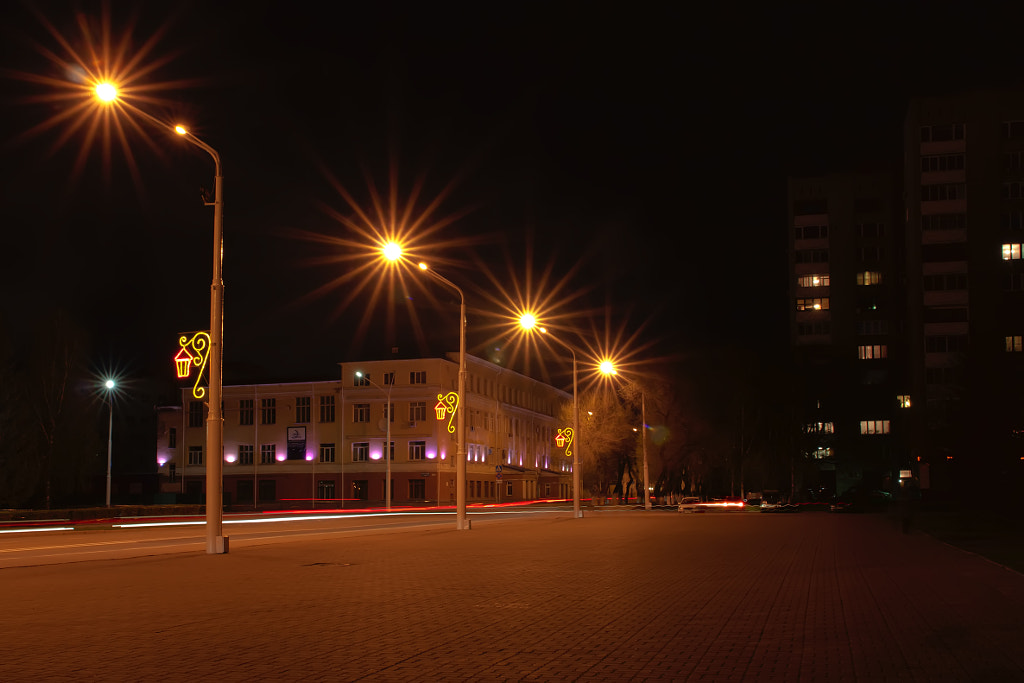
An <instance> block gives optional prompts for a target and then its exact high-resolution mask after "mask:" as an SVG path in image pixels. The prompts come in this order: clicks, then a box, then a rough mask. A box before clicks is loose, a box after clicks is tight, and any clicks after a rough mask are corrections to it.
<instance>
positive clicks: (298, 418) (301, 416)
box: [295, 396, 312, 425]
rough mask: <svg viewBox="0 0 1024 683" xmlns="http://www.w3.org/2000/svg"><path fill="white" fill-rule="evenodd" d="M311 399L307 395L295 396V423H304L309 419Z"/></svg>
mask: <svg viewBox="0 0 1024 683" xmlns="http://www.w3.org/2000/svg"><path fill="white" fill-rule="evenodd" d="M310 406H311V401H310V398H309V396H297V397H296V398H295V423H296V424H300V425H301V424H306V423H308V422H309V421H310V414H311V412H312V411H311V409H310Z"/></svg>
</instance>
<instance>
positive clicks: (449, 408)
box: [434, 391, 459, 434]
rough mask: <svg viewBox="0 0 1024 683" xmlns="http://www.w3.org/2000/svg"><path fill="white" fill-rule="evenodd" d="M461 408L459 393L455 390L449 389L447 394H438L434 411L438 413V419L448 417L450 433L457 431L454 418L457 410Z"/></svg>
mask: <svg viewBox="0 0 1024 683" xmlns="http://www.w3.org/2000/svg"><path fill="white" fill-rule="evenodd" d="M458 409H459V395H458V393H456V392H454V391H449V392H448V393H447V394H438V395H437V405H435V406H434V411H435V412H436V413H437V419H438V420H443V419H445V417H447V418H448V433H449V434H454V433H455V425H454V424H453V423H452V420H453V419H455V411H456V410H458Z"/></svg>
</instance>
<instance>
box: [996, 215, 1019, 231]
mask: <svg viewBox="0 0 1024 683" xmlns="http://www.w3.org/2000/svg"><path fill="white" fill-rule="evenodd" d="M999 227H1000V228H1002V229H1003V230H1021V229H1024V211H1010V212H1008V213H1004V214H1000V216H999Z"/></svg>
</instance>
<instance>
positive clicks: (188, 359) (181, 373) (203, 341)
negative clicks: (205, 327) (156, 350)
mask: <svg viewBox="0 0 1024 683" xmlns="http://www.w3.org/2000/svg"><path fill="white" fill-rule="evenodd" d="M178 346H179V347H180V348H179V349H178V353H176V354H175V356H174V367H175V370H176V371H177V375H178V379H185V378H186V377H188V376H189V375H191V374H192V371H193V370H195V372H196V381H195V384H193V385H192V396H193V397H195V398H197V399H202V398H203V397H204V396H206V387H201V386H199V383H200V382H201V381H202V379H203V371H204V370H206V361H207V360H209V358H210V335H209V333H207V332H196V333H194V334H193V335H192V336H191V337H189V336H188V335H187V334H183V335H181V336H180V337H179V338H178Z"/></svg>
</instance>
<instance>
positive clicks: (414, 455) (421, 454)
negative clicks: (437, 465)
mask: <svg viewBox="0 0 1024 683" xmlns="http://www.w3.org/2000/svg"><path fill="white" fill-rule="evenodd" d="M426 457H427V442H426V441H410V442H409V459H410V460H423V459H425V458H426Z"/></svg>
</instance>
